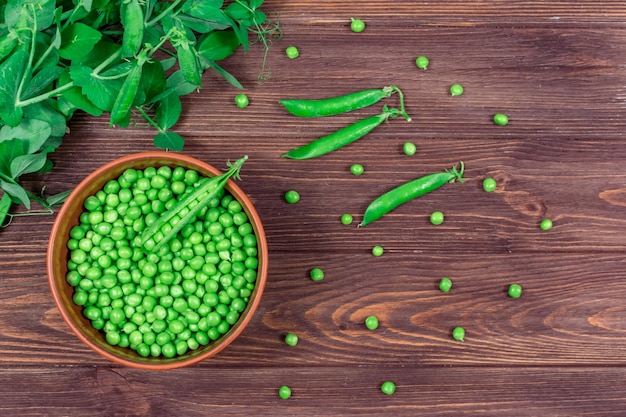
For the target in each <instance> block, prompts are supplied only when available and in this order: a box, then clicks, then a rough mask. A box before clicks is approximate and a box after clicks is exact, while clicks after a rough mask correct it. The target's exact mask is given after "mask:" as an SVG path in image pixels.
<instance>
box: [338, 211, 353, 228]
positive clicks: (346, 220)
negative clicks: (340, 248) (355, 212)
mask: <svg viewBox="0 0 626 417" xmlns="http://www.w3.org/2000/svg"><path fill="white" fill-rule="evenodd" d="M352 220H353V217H352V214H350V213H344V214H342V215H341V223H342V224H345V225H349V224H351V223H352Z"/></svg>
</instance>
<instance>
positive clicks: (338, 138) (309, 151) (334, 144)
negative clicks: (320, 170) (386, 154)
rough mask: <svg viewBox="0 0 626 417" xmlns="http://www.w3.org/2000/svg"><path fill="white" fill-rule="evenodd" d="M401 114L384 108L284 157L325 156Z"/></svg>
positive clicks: (396, 110) (309, 157) (395, 110)
mask: <svg viewBox="0 0 626 417" xmlns="http://www.w3.org/2000/svg"><path fill="white" fill-rule="evenodd" d="M400 114H401V111H400V110H398V109H390V108H388V107H387V106H384V107H383V111H382V113H380V114H377V115H375V116H370V117H367V118H365V119H361V120H359V121H358V122H356V123H353V124H351V125H349V126H346V127H344V128H342V129H339V130H337V131H336V132H333V133H331V134H330V135H327V136H323V137H321V138H319V139H316V140H314V141H313V142H310V143H308V144H306V145H303V146H300V147H299V148H295V149H291V150H290V151H288V152H286V153H284V154H283V155H282V156H283V158H289V159H311V158H316V157H318V156H322V155H325V154H327V153H330V152H332V151H335V150H337V149H339V148H341V147H343V146H346V145H349V144H350V143H352V142H354V141H356V140H358V139H360V138H362V137H363V136H365V135H367V134H368V133H369V132H371V131H372V130H374V129H376V127H378V126H379V125H380V124H382V123H383V122H385V121H386V120H388V119H389V118H390V117H397V116H398V115H400Z"/></svg>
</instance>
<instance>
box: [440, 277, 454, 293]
mask: <svg viewBox="0 0 626 417" xmlns="http://www.w3.org/2000/svg"><path fill="white" fill-rule="evenodd" d="M439 289H440V290H441V291H443V292H450V290H451V289H452V280H451V279H450V278H441V281H439Z"/></svg>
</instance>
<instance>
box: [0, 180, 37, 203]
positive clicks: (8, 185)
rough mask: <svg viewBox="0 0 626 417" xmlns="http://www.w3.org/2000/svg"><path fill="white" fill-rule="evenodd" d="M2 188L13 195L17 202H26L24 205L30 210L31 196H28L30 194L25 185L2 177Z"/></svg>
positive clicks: (0, 186)
mask: <svg viewBox="0 0 626 417" xmlns="http://www.w3.org/2000/svg"><path fill="white" fill-rule="evenodd" d="M0 188H1V189H3V190H4V192H5V193H8V194H9V195H10V196H11V197H13V198H14V199H15V200H16V201H17V202H19V203H21V204H24V206H26V208H27V209H28V210H30V198H28V194H27V193H26V190H25V189H24V187H22V186H21V185H19V184H15V183H12V182H8V181H4V180H2V179H0Z"/></svg>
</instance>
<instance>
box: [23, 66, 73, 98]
mask: <svg viewBox="0 0 626 417" xmlns="http://www.w3.org/2000/svg"><path fill="white" fill-rule="evenodd" d="M64 71H65V70H64V69H63V68H61V67H59V66H57V65H48V66H46V67H43V68H42V69H41V70H40V71H39V72H38V73H37V74H35V76H34V77H33V78H32V79H31V80H30V82H29V83H28V86H27V87H26V89H25V90H24V93H23V95H22V97H21V99H22V100H27V99H29V98H31V97H35V96H36V95H38V94H41V93H43V92H45V91H48V90H49V89H50V88H51V87H52V86H53V83H54V81H55V80H56V79H57V78H59V76H60V75H61V73H63V72H64Z"/></svg>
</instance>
